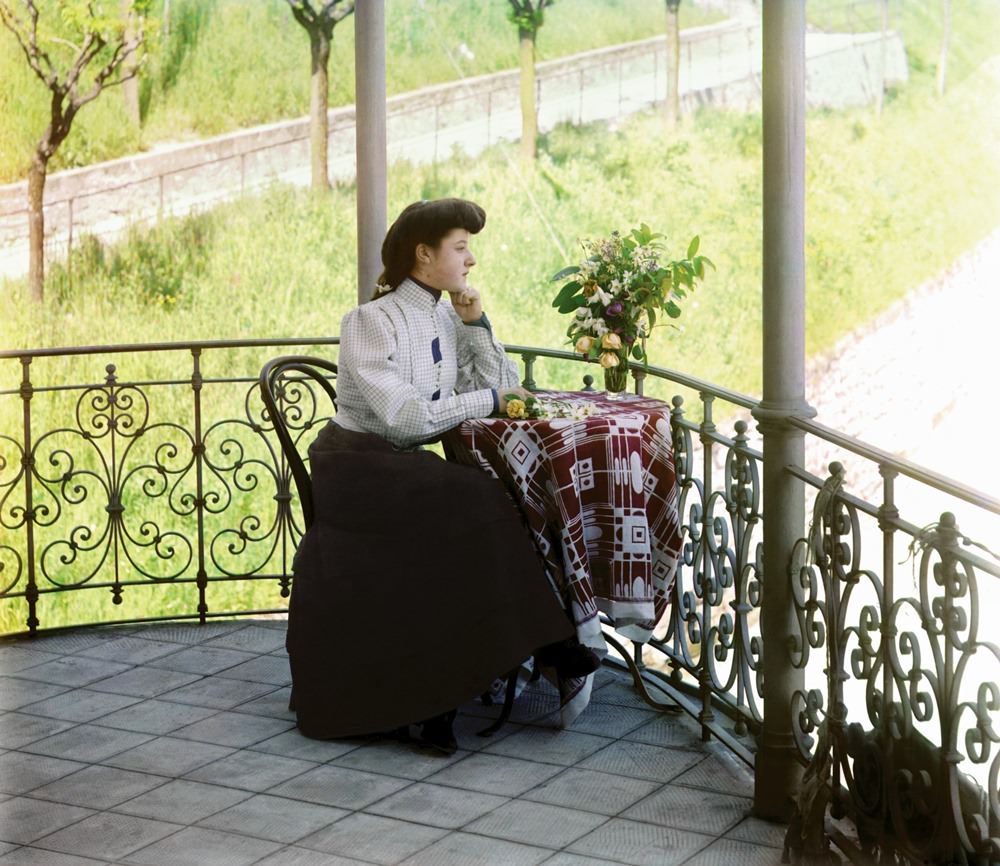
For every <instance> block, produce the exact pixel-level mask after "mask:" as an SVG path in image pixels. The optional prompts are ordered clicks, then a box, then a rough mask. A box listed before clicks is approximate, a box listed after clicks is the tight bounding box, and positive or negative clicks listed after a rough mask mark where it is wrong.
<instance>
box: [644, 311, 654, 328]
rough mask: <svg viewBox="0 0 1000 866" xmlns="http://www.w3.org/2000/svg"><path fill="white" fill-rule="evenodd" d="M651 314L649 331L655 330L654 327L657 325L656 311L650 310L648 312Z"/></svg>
mask: <svg viewBox="0 0 1000 866" xmlns="http://www.w3.org/2000/svg"><path fill="white" fill-rule="evenodd" d="M646 312H647V313H648V314H649V330H651V331H652V330H653V326H654V325H655V324H656V310H654V309H652V308H651V309H649V310H647V311H646Z"/></svg>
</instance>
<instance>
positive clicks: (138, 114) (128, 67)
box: [121, 0, 142, 126]
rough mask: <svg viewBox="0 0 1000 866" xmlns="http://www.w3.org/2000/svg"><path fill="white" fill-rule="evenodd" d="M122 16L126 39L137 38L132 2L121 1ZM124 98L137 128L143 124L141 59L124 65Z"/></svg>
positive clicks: (130, 60)
mask: <svg viewBox="0 0 1000 866" xmlns="http://www.w3.org/2000/svg"><path fill="white" fill-rule="evenodd" d="M121 15H122V19H123V20H124V21H125V38H126V39H133V38H134V37H135V12H134V11H133V10H132V0H121ZM122 98H123V99H124V100H125V114H126V115H127V116H128V119H129V120H131V121H132V123H134V124H135V125H136V126H139V125H140V124H141V123H142V111H141V109H140V107H139V59H138V58H137V57H136V56H134V55H133V56H132V57H130V58H129V59H128V62H127V63H123V64H122Z"/></svg>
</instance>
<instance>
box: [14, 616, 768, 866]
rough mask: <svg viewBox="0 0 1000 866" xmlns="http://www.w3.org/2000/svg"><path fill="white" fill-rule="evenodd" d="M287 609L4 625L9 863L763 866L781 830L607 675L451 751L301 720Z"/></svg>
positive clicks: (726, 762)
mask: <svg viewBox="0 0 1000 866" xmlns="http://www.w3.org/2000/svg"><path fill="white" fill-rule="evenodd" d="M283 645H284V623H283V622H282V621H280V620H256V621H238V622H226V623H222V622H219V623H211V624H208V625H206V626H197V625H166V626H148V627H132V628H123V629H101V630H88V631H83V632H77V633H69V634H63V635H57V636H52V637H42V638H38V639H35V640H32V641H26V640H25V641H19V642H12V641H6V642H0V866H3V864H22V866H27V864H39V866H96V864H108V863H113V864H134V866H141V864H147V866H186V864H190V866H215V864H218V866H249V864H260V866H345V864H373V863H374V864H395V863H405V864H413V866H417V864H428V866H450V864H455V866H473V864H489V866H492V864H500V866H508V864H510V866H517V864H536V863H545V864H548V866H597V864H605V866H607V864H608V863H627V864H636V866H642V864H656V866H672V864H682V863H683V864H690V866H709V864H719V866H726V864H739V866H758V864H759V866H763V864H776V863H778V862H780V855H781V851H780V846H781V842H782V838H783V835H784V828H783V827H779V826H772V825H768V824H765V823H764V822H761V821H757V820H755V819H753V818H751V817H748V813H749V809H750V796H751V793H752V779H751V777H750V774H749V773H748V772H747V771H746V769H745V768H743V767H742V766H741V765H740V764H739V763H738V762H736V761H735V759H733V758H731V757H730V756H729V755H728V754H727V753H726V752H725V750H724V749H722V748H721V747H719V746H717V745H708V746H706V745H704V744H702V743H701V741H700V738H699V735H698V729H697V728H696V726H695V725H694V724H693V723H692V722H691V721H690V720H689V719H687V718H686V717H684V716H675V715H661V714H657V713H655V712H654V711H652V710H650V709H648V708H646V707H645V706H644V705H643V704H642V703H641V702H640V701H638V700H637V699H636V697H635V695H634V694H633V693H632V691H631V689H630V687H629V683H628V680H627V679H626V678H625V677H622V676H621V675H619V674H617V673H615V672H613V671H611V670H607V669H605V670H602V671H601V672H599V673H598V675H597V677H598V678H597V682H596V686H595V691H594V695H593V700H592V703H591V705H590V707H589V708H588V709H587V711H586V712H584V714H583V715H582V716H581V717H580V718H579V720H578V721H577V722H576V724H575V725H573V728H572V729H571V730H567V731H561V730H558V729H556V728H555V715H554V711H555V710H556V708H557V701H556V699H555V696H554V693H553V692H551V691H550V690H548V689H547V688H546V687H544V686H541V685H535V686H531V687H529V689H530V690H529V691H528V692H527V693H526V694H524V695H523V696H522V697H521V698H520V699H519V701H518V704H517V705H516V709H515V712H514V721H513V722H512V723H510V724H508V725H507V726H506V727H505V728H504V729H502V730H501V731H500V732H499V733H497V734H495V735H494V736H493V737H491V738H488V739H483V738H480V737H477V736H476V735H475V732H476V731H477V730H479V729H480V728H482V727H484V718H485V717H487V716H489V715H491V714H494V713H495V712H496V710H495V708H487V707H483V706H481V705H478V704H470V705H469V706H466V707H464V708H463V710H462V713H461V714H460V715H459V717H458V720H457V723H456V729H457V732H458V735H459V741H460V745H461V749H460V750H459V752H458V753H457V754H456V755H454V756H452V757H447V758H446V757H438V756H435V755H433V754H429V753H427V752H424V751H420V750H419V749H418V748H417V747H415V746H412V745H409V744H402V743H397V742H393V741H386V740H381V741H380V740H374V739H357V740H344V741H327V742H324V741H317V740H309V739H306V738H305V737H302V736H301V735H300V734H299V733H298V731H297V730H296V729H295V723H294V717H293V715H292V714H291V713H289V712H288V710H287V708H286V707H287V702H288V684H289V674H288V663H287V659H286V657H285V653H284V649H283Z"/></svg>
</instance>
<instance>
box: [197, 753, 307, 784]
mask: <svg viewBox="0 0 1000 866" xmlns="http://www.w3.org/2000/svg"><path fill="white" fill-rule="evenodd" d="M315 767H316V765H315V764H314V763H312V762H311V761H300V760H299V759H298V758H283V757H281V755H268V754H266V753H265V752H250V751H240V752H235V753H233V754H232V755H228V756H227V757H225V758H220V759H219V760H218V761H213V762H212V763H211V764H206V765H205V766H203V767H199V768H198V769H197V770H192V771H191V772H190V773H186V774H185V777H186V778H188V779H194V780H196V781H200V782H220V783H222V784H224V785H230V786H232V787H234V788H243V789H245V790H247V791H257V792H260V791H266V790H267V789H268V788H273V787H274V786H275V785H279V784H281V783H282V782H285V781H287V780H288V779H292V778H294V777H295V776H301V775H302V774H303V773H305V772H307V771H309V770H312V769H315Z"/></svg>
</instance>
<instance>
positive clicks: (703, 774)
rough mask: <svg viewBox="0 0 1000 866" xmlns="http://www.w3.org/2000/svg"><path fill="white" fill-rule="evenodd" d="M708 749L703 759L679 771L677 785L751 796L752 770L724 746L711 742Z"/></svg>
mask: <svg viewBox="0 0 1000 866" xmlns="http://www.w3.org/2000/svg"><path fill="white" fill-rule="evenodd" d="M709 751H710V754H708V755H707V756H706V757H705V760H704V761H700V762H699V763H697V764H695V766H693V767H692V768H691V769H690V770H687V771H686V772H684V773H681V775H679V776H678V777H677V778H676V779H675V782H676V783H677V784H678V785H690V786H692V787H697V788H706V789H708V790H709V791H719V792H720V793H723V794H738V795H740V796H742V797H752V796H753V789H754V780H753V771H752V770H751V769H750V768H749V767H748V766H747V765H746V764H745V763H743V761H741V760H740V759H739V758H737V757H736V755H734V754H733V753H732V752H730V751H729V750H728V749H726V747H725V746H722V745H720V744H718V743H711V744H710V745H709Z"/></svg>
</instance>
